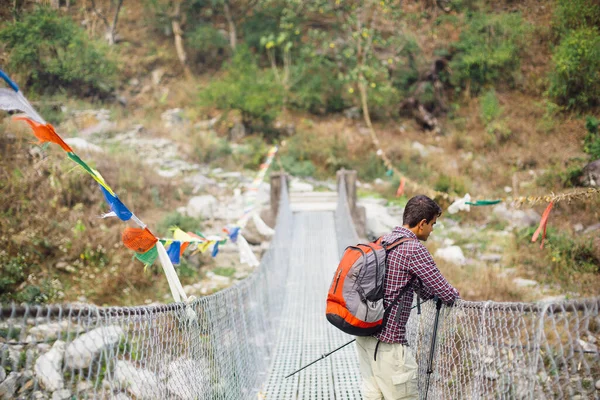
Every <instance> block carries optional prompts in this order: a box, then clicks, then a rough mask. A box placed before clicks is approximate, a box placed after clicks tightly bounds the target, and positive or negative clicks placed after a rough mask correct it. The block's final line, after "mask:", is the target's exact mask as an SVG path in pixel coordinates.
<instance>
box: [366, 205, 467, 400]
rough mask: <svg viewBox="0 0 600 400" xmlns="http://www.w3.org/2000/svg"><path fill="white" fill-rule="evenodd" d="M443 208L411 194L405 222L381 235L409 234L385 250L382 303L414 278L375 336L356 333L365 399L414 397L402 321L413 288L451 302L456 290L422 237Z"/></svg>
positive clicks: (387, 239) (387, 240)
mask: <svg viewBox="0 0 600 400" xmlns="http://www.w3.org/2000/svg"><path fill="white" fill-rule="evenodd" d="M441 214H442V209H441V208H440V206H439V205H438V204H437V203H436V202H435V201H433V200H432V199H430V198H429V197H427V196H423V195H419V196H415V197H413V198H412V199H410V200H409V201H408V203H407V204H406V208H405V209H404V215H403V225H402V226H397V227H396V228H394V230H393V231H392V232H391V233H389V234H387V235H385V236H384V237H383V241H382V245H389V244H391V243H394V242H396V241H397V240H399V239H401V238H410V239H413V240H409V241H406V242H404V243H402V244H400V245H399V246H397V247H395V248H394V249H392V250H391V251H390V252H389V253H388V255H387V262H386V275H385V286H384V300H383V302H384V306H385V307H386V308H387V307H389V305H390V304H391V303H392V302H393V301H394V300H395V299H396V297H397V295H398V293H399V292H400V290H401V289H402V288H403V287H405V286H406V285H407V284H408V283H409V281H410V280H411V278H412V277H414V276H416V277H417V278H419V279H420V280H421V282H422V287H421V288H420V289H419V285H418V284H417V283H416V281H417V280H416V279H415V281H413V285H412V288H411V290H407V291H406V292H405V294H404V295H403V296H402V297H401V298H400V301H399V302H398V303H397V305H396V306H394V307H393V308H392V309H391V310H390V314H389V318H388V319H387V322H386V324H385V326H384V327H383V329H382V330H381V331H380V332H379V333H377V334H376V335H375V336H363V337H357V338H356V344H357V349H358V355H359V360H360V372H361V375H362V381H363V382H362V395H363V398H364V399H365V400H375V399H378V400H379V399H385V400H391V399H417V398H418V392H417V363H416V361H415V358H414V355H413V354H412V351H411V350H410V348H409V347H408V342H407V340H406V322H407V321H408V317H409V315H410V311H411V307H412V302H413V290H416V291H418V294H419V295H420V296H421V298H422V299H424V300H428V299H431V298H432V297H434V296H438V297H439V298H440V299H441V300H442V301H443V302H444V303H445V304H447V305H452V304H453V303H454V301H455V300H456V299H457V298H458V296H459V294H458V291H457V290H456V289H454V288H453V287H452V286H451V285H450V284H449V283H448V281H447V280H446V279H445V278H444V277H443V276H442V274H441V273H440V271H439V269H438V268H437V266H436V265H435V261H433V258H432V257H431V254H430V253H429V251H428V250H427V249H426V248H425V246H424V245H423V244H422V243H421V242H420V241H426V240H427V238H428V237H429V235H430V234H431V232H432V231H433V226H434V225H435V223H436V221H437V218H438V217H439V216H440V215H441Z"/></svg>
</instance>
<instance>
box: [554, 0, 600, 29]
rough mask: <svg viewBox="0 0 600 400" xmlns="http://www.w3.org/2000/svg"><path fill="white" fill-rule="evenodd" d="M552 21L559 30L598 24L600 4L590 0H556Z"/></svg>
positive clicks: (599, 22)
mask: <svg viewBox="0 0 600 400" xmlns="http://www.w3.org/2000/svg"><path fill="white" fill-rule="evenodd" d="M552 22H553V25H554V27H555V28H556V29H557V30H558V31H559V32H561V31H562V32H564V31H566V30H569V29H579V28H584V27H586V26H587V27H592V26H600V4H599V3H598V2H595V1H590V0H558V1H557V2H556V7H555V9H554V16H553V21H552Z"/></svg>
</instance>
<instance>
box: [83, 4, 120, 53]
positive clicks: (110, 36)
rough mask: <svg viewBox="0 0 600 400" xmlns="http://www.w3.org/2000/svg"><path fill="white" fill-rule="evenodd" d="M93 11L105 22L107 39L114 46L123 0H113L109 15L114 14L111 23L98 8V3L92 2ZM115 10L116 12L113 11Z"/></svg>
mask: <svg viewBox="0 0 600 400" xmlns="http://www.w3.org/2000/svg"><path fill="white" fill-rule="evenodd" d="M90 2H91V7H92V11H93V12H94V14H96V15H97V16H98V17H99V18H100V19H101V20H102V22H104V26H105V28H106V34H105V38H106V41H107V42H108V44H109V45H111V46H112V45H113V44H115V43H116V33H117V22H118V21H119V12H120V11H121V6H122V5H123V0H111V1H110V6H109V8H108V15H110V14H111V13H113V16H112V18H111V22H109V20H108V18H107V17H106V16H105V15H104V14H103V13H102V9H100V8H98V7H96V1H95V0H90ZM113 9H114V11H113Z"/></svg>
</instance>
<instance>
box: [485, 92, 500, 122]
mask: <svg viewBox="0 0 600 400" xmlns="http://www.w3.org/2000/svg"><path fill="white" fill-rule="evenodd" d="M480 104H481V107H480V108H481V119H482V120H483V123H484V124H486V125H487V124H489V123H490V122H492V121H493V120H495V119H496V118H498V117H499V116H500V115H502V108H500V103H499V102H498V97H497V96H496V92H495V91H494V90H493V89H492V90H489V91H487V92H486V93H485V94H484V95H483V96H481V103H480Z"/></svg>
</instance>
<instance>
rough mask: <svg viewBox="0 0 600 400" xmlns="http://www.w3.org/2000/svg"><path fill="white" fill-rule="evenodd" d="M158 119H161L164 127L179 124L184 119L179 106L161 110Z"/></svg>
mask: <svg viewBox="0 0 600 400" xmlns="http://www.w3.org/2000/svg"><path fill="white" fill-rule="evenodd" d="M160 119H161V120H162V121H163V125H164V126H165V128H172V127H174V126H177V125H181V124H183V123H184V122H185V121H186V119H185V116H184V115H183V110H182V109H181V108H172V109H170V110H167V111H165V112H163V113H162V114H161V115H160Z"/></svg>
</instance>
